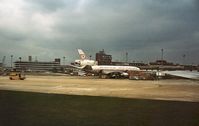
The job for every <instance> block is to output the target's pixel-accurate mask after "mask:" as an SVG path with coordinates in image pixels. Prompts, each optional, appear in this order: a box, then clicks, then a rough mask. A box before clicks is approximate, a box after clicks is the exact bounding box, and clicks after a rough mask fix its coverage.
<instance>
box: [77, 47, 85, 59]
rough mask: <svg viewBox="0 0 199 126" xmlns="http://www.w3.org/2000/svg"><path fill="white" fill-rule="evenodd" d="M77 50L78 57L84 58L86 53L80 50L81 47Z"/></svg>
mask: <svg viewBox="0 0 199 126" xmlns="http://www.w3.org/2000/svg"><path fill="white" fill-rule="evenodd" d="M77 50H78V53H79V55H80V59H81V60H84V59H86V54H85V53H84V52H83V50H81V49H77Z"/></svg>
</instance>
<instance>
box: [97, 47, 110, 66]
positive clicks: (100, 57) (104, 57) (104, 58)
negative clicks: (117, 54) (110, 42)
mask: <svg viewBox="0 0 199 126" xmlns="http://www.w3.org/2000/svg"><path fill="white" fill-rule="evenodd" d="M96 61H97V62H98V64H99V65H111V64H112V56H111V55H108V54H106V53H105V52H104V49H103V50H102V51H99V52H98V53H96Z"/></svg>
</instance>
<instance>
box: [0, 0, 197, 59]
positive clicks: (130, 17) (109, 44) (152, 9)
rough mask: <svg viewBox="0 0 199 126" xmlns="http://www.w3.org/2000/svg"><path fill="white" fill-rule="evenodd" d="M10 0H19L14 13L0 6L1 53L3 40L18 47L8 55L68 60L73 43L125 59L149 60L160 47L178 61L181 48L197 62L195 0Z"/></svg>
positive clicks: (156, 55) (157, 54) (73, 56)
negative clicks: (127, 54)
mask: <svg viewBox="0 0 199 126" xmlns="http://www.w3.org/2000/svg"><path fill="white" fill-rule="evenodd" d="M15 1H17V3H18V1H21V4H20V6H19V5H18V4H15V6H16V8H15V6H13V8H14V10H15V11H14V12H15V13H17V14H15V15H13V17H12V15H11V18H10V17H9V18H8V17H7V16H5V15H6V14H10V12H9V11H5V12H4V11H3V9H2V10H0V16H1V17H2V19H3V20H1V21H0V44H1V45H2V46H1V52H2V53H3V52H5V51H6V50H5V48H4V49H2V48H3V47H6V48H8V44H6V43H5V41H7V42H8V43H10V44H13V45H17V48H18V49H17V50H16V49H14V50H13V51H8V52H7V54H8V55H10V53H13V52H15V51H16V52H18V53H16V54H17V55H22V54H23V52H28V51H29V53H28V54H26V55H31V54H32V55H39V56H40V57H41V59H42V58H43V59H45V57H46V59H45V60H47V59H49V58H52V57H53V58H54V57H57V56H60V57H62V56H66V57H67V58H68V61H72V60H74V59H76V58H77V52H76V49H77V48H82V49H84V50H85V51H86V52H87V53H88V54H89V55H90V54H92V55H94V54H95V53H96V52H97V51H99V50H101V49H105V50H106V51H107V52H108V53H110V54H113V59H114V60H121V59H123V57H122V56H124V55H123V54H125V52H128V53H129V59H130V60H140V61H152V60H156V59H158V58H159V57H160V50H161V49H162V48H164V50H165V58H166V59H168V60H171V61H174V62H181V61H182V58H181V57H182V55H183V54H184V53H186V54H189V55H190V56H189V60H190V62H194V63H199V59H198V55H197V52H198V51H199V42H198V41H199V25H198V22H199V15H198V14H199V8H198V7H199V2H198V1H197V0H189V1H188V0H147V1H137V0H95V1H93V0H75V1H74V0H58V1H56V0H27V1H23V0H15ZM7 4H8V5H9V4H11V3H9V2H7V3H6V5H7ZM9 6H10V5H9ZM9 6H8V7H9ZM14 12H13V13H14ZM11 14H12V13H11ZM16 15H17V16H16ZM13 20H15V22H12V21H13ZM15 23H16V24H15ZM10 24H11V26H10ZM14 24H15V25H14ZM13 25H14V28H13ZM15 27H16V28H15ZM5 29H6V30H5ZM8 29H9V30H8ZM16 43H18V44H16ZM5 45H6V46H5ZM2 50H4V51H2ZM19 50H20V51H19ZM21 50H23V51H21ZM24 50H25V51H24ZM27 50H28V51H27Z"/></svg>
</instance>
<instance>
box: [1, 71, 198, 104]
mask: <svg viewBox="0 0 199 126" xmlns="http://www.w3.org/2000/svg"><path fill="white" fill-rule="evenodd" d="M26 77H27V79H26V80H9V77H8V76H4V77H0V90H14V91H27V92H40V93H55V94H70V95H88V96H107V97H121V98H139V99H154V100H171V101H190V102H199V81H193V80H186V79H179V80H173V79H172V80H155V81H141V80H128V79H96V78H92V77H77V76H30V75H29V76H26Z"/></svg>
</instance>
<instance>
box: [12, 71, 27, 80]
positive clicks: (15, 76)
mask: <svg viewBox="0 0 199 126" xmlns="http://www.w3.org/2000/svg"><path fill="white" fill-rule="evenodd" d="M9 78H10V80H24V79H25V78H26V77H25V74H24V73H22V72H11V73H10V75H9Z"/></svg>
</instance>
